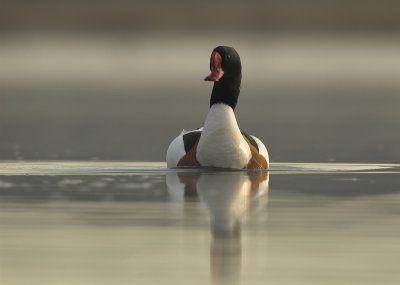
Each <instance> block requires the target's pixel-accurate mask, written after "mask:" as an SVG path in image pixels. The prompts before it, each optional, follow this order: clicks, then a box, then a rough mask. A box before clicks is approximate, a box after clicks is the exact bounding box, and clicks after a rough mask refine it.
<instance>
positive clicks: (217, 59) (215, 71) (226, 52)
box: [204, 46, 242, 82]
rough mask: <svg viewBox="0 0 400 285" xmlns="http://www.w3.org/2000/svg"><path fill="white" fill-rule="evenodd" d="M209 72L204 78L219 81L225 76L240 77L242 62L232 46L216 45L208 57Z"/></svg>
mask: <svg viewBox="0 0 400 285" xmlns="http://www.w3.org/2000/svg"><path fill="white" fill-rule="evenodd" d="M210 70H211V73H210V75H208V76H207V77H206V78H205V79H204V80H206V81H214V82H217V81H220V80H222V78H223V79H225V78H234V79H238V78H239V80H240V79H241V77H242V64H241V62H240V57H239V54H238V53H237V52H236V50H235V49H234V48H232V47H227V46H219V47H216V48H215V49H214V50H213V51H212V53H211V58H210Z"/></svg>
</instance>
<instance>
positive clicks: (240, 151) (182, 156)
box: [167, 46, 269, 169]
mask: <svg viewBox="0 0 400 285" xmlns="http://www.w3.org/2000/svg"><path fill="white" fill-rule="evenodd" d="M210 69H211V74H210V75H209V76H207V77H206V79H205V80H208V81H214V87H213V90H212V94H211V100H210V106H211V107H210V111H209V112H208V115H207V117H206V120H205V123H204V127H203V128H200V129H198V130H193V131H189V132H182V133H181V134H180V135H179V136H178V137H176V138H175V139H174V140H173V141H172V143H171V144H170V146H169V148H168V151H167V165H168V167H169V168H172V167H182V166H213V167H223V168H235V169H267V168H268V164H269V157H268V151H267V149H266V148H265V146H264V144H263V143H262V142H261V141H260V140H259V139H258V138H256V137H254V136H251V135H248V134H246V133H242V132H241V131H240V129H239V126H238V124H237V122H236V118H235V114H234V112H233V111H234V109H235V107H236V104H237V100H238V97H239V93H240V84H241V79H242V65H241V62H240V57H239V55H238V53H237V52H236V51H235V49H233V48H231V47H226V46H219V47H216V48H215V49H214V50H213V52H212V55H211V59H210Z"/></svg>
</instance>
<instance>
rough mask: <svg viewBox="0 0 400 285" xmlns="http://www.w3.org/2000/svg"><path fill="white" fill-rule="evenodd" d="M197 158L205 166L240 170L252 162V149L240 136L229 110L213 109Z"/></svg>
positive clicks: (223, 105)
mask: <svg viewBox="0 0 400 285" xmlns="http://www.w3.org/2000/svg"><path fill="white" fill-rule="evenodd" d="M196 158H197V160H198V161H199V162H200V164H201V165H202V166H215V167H226V168H239V169H241V168H243V167H245V166H246V165H247V164H248V162H249V161H250V159H251V151H250V147H249V146H248V144H247V142H246V141H245V140H244V138H243V135H242V134H241V132H240V129H239V126H238V124H237V122H236V118H235V114H234V113H233V110H232V108H231V107H230V106H228V105H225V104H214V105H212V106H211V108H210V111H209V112H208V114H207V117H206V121H205V123H204V129H203V132H202V134H201V137H200V141H199V144H198V146H197V153H196Z"/></svg>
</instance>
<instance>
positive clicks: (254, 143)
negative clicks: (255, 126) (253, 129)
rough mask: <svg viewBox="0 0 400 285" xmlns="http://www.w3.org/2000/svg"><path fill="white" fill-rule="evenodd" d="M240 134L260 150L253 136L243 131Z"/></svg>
mask: <svg viewBox="0 0 400 285" xmlns="http://www.w3.org/2000/svg"><path fill="white" fill-rule="evenodd" d="M242 135H244V136H245V137H246V139H248V140H249V142H250V144H251V145H252V146H254V147H255V148H256V150H257V151H258V152H260V150H259V149H258V144H257V142H256V141H255V140H254V139H253V137H252V136H251V135H249V134H248V133H245V132H242Z"/></svg>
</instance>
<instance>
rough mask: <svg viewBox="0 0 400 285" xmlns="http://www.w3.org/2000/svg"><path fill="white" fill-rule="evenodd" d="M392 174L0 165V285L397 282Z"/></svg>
mask: <svg viewBox="0 0 400 285" xmlns="http://www.w3.org/2000/svg"><path fill="white" fill-rule="evenodd" d="M399 174H400V165H398V164H324V163H320V164H308V163H275V164H272V166H271V171H269V172H243V171H216V170H214V169H205V170H198V169H189V170H179V171H178V170H168V169H166V168H165V164H164V163H148V162H147V163H146V162H143V163H134V162H104V161H97V162H91V161H80V162H76V161H69V162H65V161H51V162H13V161H9V162H6V161H3V162H1V163H0V283H1V284H11V285H12V284H27V283H29V284H189V283H190V284H266V283H267V284H380V283H382V284H399V282H400V274H399V273H398V264H399V261H400V243H399V238H400V231H399V225H400V216H399V215H400V210H399V209H400V207H399V206H400V187H399V186H400V179H399V177H400V176H399Z"/></svg>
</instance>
